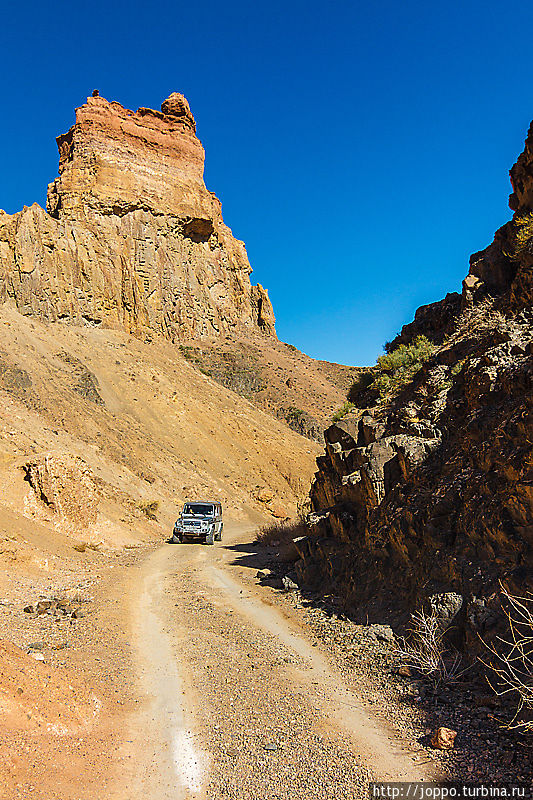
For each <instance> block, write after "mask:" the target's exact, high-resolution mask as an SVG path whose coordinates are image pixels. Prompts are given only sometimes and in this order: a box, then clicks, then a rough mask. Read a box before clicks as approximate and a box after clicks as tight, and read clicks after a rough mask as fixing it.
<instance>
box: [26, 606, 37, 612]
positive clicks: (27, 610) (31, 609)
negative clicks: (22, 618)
mask: <svg viewBox="0 0 533 800" xmlns="http://www.w3.org/2000/svg"><path fill="white" fill-rule="evenodd" d="M34 612H35V609H34V607H33V606H24V613H25V614H33V613H34Z"/></svg>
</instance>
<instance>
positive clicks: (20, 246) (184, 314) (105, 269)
mask: <svg viewBox="0 0 533 800" xmlns="http://www.w3.org/2000/svg"><path fill="white" fill-rule="evenodd" d="M195 131H196V124H195V121H194V117H193V115H192V114H191V111H190V109H189V105H188V103H187V100H186V99H185V98H184V97H183V95H181V94H178V93H173V94H172V95H171V96H170V97H169V98H168V99H167V100H165V101H164V102H163V104H162V106H161V111H154V110H152V109H149V108H139V109H138V110H137V111H136V112H133V111H130V110H128V109H126V108H123V107H122V106H121V105H120V104H119V103H116V102H108V101H107V100H105V99H104V98H102V97H100V96H99V95H98V93H97V92H96V93H94V95H93V96H92V97H89V98H87V102H86V103H85V104H84V105H83V106H81V107H80V108H78V109H77V110H76V122H75V124H74V125H73V126H72V128H70V130H69V131H67V133H65V134H63V135H61V136H59V137H58V139H57V143H58V148H59V177H58V178H56V179H55V181H53V183H51V184H50V186H49V187H48V199H47V212H48V213H47V212H45V211H44V210H43V209H42V208H40V207H39V206H38V205H37V204H34V205H33V206H31V207H30V208H26V207H25V208H24V209H23V210H22V211H21V212H19V213H17V214H14V215H8V214H5V213H4V212H0V299H1V300H4V301H5V300H7V299H12V300H14V301H15V303H16V305H17V308H18V309H19V310H20V311H21V312H22V313H24V314H34V315H38V316H40V317H41V318H44V319H47V320H51V321H56V320H68V321H71V322H75V323H77V324H86V325H92V326H94V325H101V326H104V327H114V328H125V329H126V330H128V331H130V332H132V333H134V334H136V335H146V334H148V335H150V334H151V333H152V334H153V333H156V334H163V335H165V336H167V337H169V338H171V339H173V340H175V339H178V340H182V339H185V338H190V337H194V338H197V337H205V336H217V335H219V334H221V333H223V334H226V333H228V332H232V331H235V330H239V329H245V330H252V331H253V330H256V331H261V332H263V333H266V334H270V335H274V315H273V311H272V306H271V304H270V301H269V299H268V295H267V293H266V292H265V290H264V289H263V288H262V287H261V286H252V285H251V284H250V279H249V275H250V273H251V267H250V264H249V262H248V258H247V255H246V250H245V247H244V244H243V243H242V242H240V241H238V240H236V239H235V238H234V237H233V235H232V233H231V231H230V229H229V228H228V227H227V226H226V225H225V224H224V222H223V220H222V214H221V204H220V201H219V200H218V199H217V198H216V197H215V195H214V194H213V193H212V192H209V191H208V190H207V189H206V187H205V184H204V179H203V167H204V150H203V147H202V145H201V143H200V141H199V139H198V138H197V137H196V133H195Z"/></svg>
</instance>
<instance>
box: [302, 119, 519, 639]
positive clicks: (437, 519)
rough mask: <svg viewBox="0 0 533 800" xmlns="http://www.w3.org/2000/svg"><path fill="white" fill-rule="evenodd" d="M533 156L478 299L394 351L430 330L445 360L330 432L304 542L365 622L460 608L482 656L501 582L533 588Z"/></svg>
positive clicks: (424, 326)
mask: <svg viewBox="0 0 533 800" xmlns="http://www.w3.org/2000/svg"><path fill="white" fill-rule="evenodd" d="M532 151H533V133H532V131H531V130H530V133H529V136H528V140H527V142H526V149H525V151H524V153H523V154H522V155H521V156H520V158H519V159H518V162H517V164H516V165H515V166H514V167H513V170H512V172H511V178H512V182H513V188H514V193H513V195H511V207H512V208H513V209H514V210H515V214H514V218H513V220H512V221H511V222H508V223H507V224H506V225H505V226H504V227H503V228H501V229H500V230H499V231H498V232H497V234H496V236H495V239H494V242H493V243H492V244H491V245H490V247H488V248H487V249H486V250H484V251H483V252H482V253H477V254H476V255H474V256H472V259H471V266H470V273H469V275H468V276H467V278H466V279H465V281H464V285H463V292H462V295H458V294H451V295H448V296H447V298H446V299H445V300H443V301H440V302H439V303H435V304H434V305H432V306H425V307H424V308H423V309H419V311H418V312H417V314H416V316H415V321H414V322H413V323H411V324H410V325H406V326H404V328H403V330H402V333H401V334H400V335H399V336H398V337H397V339H396V340H395V341H394V342H392V343H391V344H390V345H389V346H388V350H389V352H390V351H391V350H394V349H395V348H396V347H398V346H399V345H409V344H410V343H412V342H413V341H414V339H415V337H417V336H419V335H421V334H424V335H426V336H427V337H429V338H430V339H432V340H433V342H434V343H435V347H434V348H433V351H432V355H431V356H430V357H429V359H428V360H427V361H426V362H425V363H424V364H423V365H422V366H421V368H420V369H419V370H418V372H416V374H415V375H414V377H412V378H411V379H410V380H408V381H407V382H405V383H404V385H403V386H401V387H400V388H399V389H396V390H395V391H392V392H391V391H389V392H388V394H386V395H385V396H383V394H382V396H381V397H380V396H379V393H378V392H376V393H375V395H374V400H373V402H371V403H370V406H369V407H366V408H364V407H361V406H364V405H365V402H366V403H368V398H369V397H370V398H371V399H372V397H371V394H369V391H368V387H364V386H362V387H361V390H360V391H358V390H357V388H353V389H352V390H351V392H350V399H351V400H354V401H355V405H356V407H355V408H354V410H352V411H351V412H350V413H349V414H348V415H347V416H346V417H344V418H343V419H341V420H340V421H339V422H337V423H336V424H335V425H333V426H331V427H330V428H329V429H328V430H327V431H326V433H325V441H326V451H325V454H324V455H323V456H321V457H319V459H318V462H317V465H318V472H317V474H316V478H315V482H314V484H313V487H312V491H311V503H312V507H313V513H312V514H311V517H310V522H311V526H310V531H309V537H307V538H306V539H304V540H301V541H299V542H298V543H297V546H298V549H299V552H300V556H301V560H300V561H299V562H298V570H299V577H300V579H301V580H302V581H303V582H305V583H308V584H313V583H315V584H317V583H320V584H321V587H322V588H325V590H326V591H330V592H333V593H335V594H337V595H342V597H343V598H344V601H345V605H346V607H347V609H349V610H350V611H351V612H352V613H353V614H355V615H358V616H359V617H360V618H361V619H362V620H366V619H369V620H370V621H373V622H383V621H389V620H390V621H392V622H393V623H398V624H401V623H402V622H403V621H405V620H406V619H407V618H408V616H409V613H410V612H411V611H412V610H413V609H414V608H415V607H417V606H420V605H422V604H424V603H425V604H426V606H428V604H429V606H430V607H431V606H434V605H435V602H436V601H435V598H436V597H437V598H439V597H440V598H442V597H452V596H453V597H455V598H459V600H460V601H461V602H458V603H456V609H455V612H454V615H455V618H454V620H453V628H454V631H455V636H456V639H457V643H459V644H461V645H462V646H467V647H469V646H470V647H473V648H475V647H479V642H480V639H479V636H478V634H480V635H481V636H485V637H487V636H488V637H489V638H490V636H492V635H494V632H495V630H497V628H498V625H499V623H500V622H502V621H503V616H502V615H501V610H500V600H499V596H500V594H499V590H500V582H501V583H503V585H504V586H505V587H506V588H507V589H508V590H509V591H511V592H517V593H519V594H523V593H524V592H525V591H527V590H531V589H532V588H533V555H532V553H533V492H532V477H533V391H532V389H533V345H532V333H533V313H532V310H531V308H532V300H533V281H532V265H533V152H532ZM378 370H379V364H378V366H377V367H376V368H374V372H372V373H371V378H372V376H375V375H376V374H377V372H378ZM358 399H359V400H361V401H362V402H357V400H358ZM437 605H438V604H437ZM451 622H452V621H451V620H447V623H446V624H450V623H451Z"/></svg>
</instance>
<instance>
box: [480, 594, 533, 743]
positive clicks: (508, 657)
mask: <svg viewBox="0 0 533 800" xmlns="http://www.w3.org/2000/svg"><path fill="white" fill-rule="evenodd" d="M502 596H503V601H504V606H505V614H506V617H507V625H508V632H507V635H506V637H505V638H503V637H500V636H499V637H497V641H498V644H497V645H495V644H491V645H486V646H487V648H488V650H489V651H490V654H491V658H490V660H489V662H488V663H486V662H483V663H485V666H488V667H489V669H490V670H491V671H492V673H493V674H494V676H495V680H494V682H493V683H494V685H493V684H492V683H491V685H492V688H493V689H494V691H495V692H496V694H497V695H498V696H500V697H502V696H503V695H510V696H511V697H513V698H514V699H515V700H516V707H515V714H514V717H513V719H512V721H511V722H510V723H509V727H510V728H517V729H519V730H521V731H522V732H524V733H529V734H531V733H533V594H531V592H527V593H526V596H525V597H517V596H515V595H511V594H509V592H508V591H507V590H506V589H503V588H502Z"/></svg>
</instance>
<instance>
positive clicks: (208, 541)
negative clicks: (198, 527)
mask: <svg viewBox="0 0 533 800" xmlns="http://www.w3.org/2000/svg"><path fill="white" fill-rule="evenodd" d="M205 543H206V544H215V532H214V531H210V532H209V533H208V534H207V536H206V537H205Z"/></svg>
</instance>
